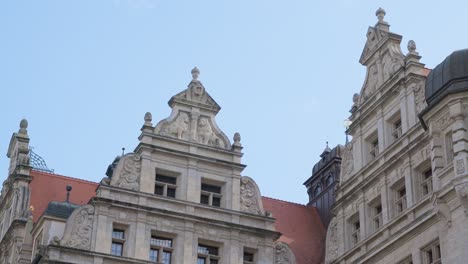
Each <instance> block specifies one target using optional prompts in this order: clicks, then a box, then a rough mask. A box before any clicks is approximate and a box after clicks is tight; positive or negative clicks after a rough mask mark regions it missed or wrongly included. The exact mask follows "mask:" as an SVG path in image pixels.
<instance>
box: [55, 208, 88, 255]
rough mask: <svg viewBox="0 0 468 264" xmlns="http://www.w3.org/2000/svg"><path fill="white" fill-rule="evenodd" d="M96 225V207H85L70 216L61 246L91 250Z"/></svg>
mask: <svg viewBox="0 0 468 264" xmlns="http://www.w3.org/2000/svg"><path fill="white" fill-rule="evenodd" d="M93 225H94V206H93V205H91V204H88V205H84V206H82V207H80V208H78V209H76V210H75V211H73V213H72V214H71V215H70V217H69V218H68V220H67V224H66V226H65V232H64V235H63V239H62V240H61V241H60V245H62V246H66V247H72V248H76V249H82V250H91V240H92V235H93Z"/></svg>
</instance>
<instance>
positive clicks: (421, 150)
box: [325, 9, 468, 264]
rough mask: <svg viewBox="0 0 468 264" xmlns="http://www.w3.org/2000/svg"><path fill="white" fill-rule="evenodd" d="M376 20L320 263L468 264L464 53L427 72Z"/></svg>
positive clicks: (411, 45)
mask: <svg viewBox="0 0 468 264" xmlns="http://www.w3.org/2000/svg"><path fill="white" fill-rule="evenodd" d="M376 15H377V18H378V21H377V24H376V25H375V26H374V27H370V28H369V30H368V33H367V42H366V44H365V47H364V51H363V53H362V55H361V59H360V63H361V64H363V65H364V66H366V68H367V76H366V79H365V81H364V85H363V87H362V89H361V92H360V94H359V95H355V96H353V106H352V108H351V111H350V112H351V116H350V118H349V119H350V120H351V121H352V123H351V124H350V126H349V129H348V131H347V132H348V133H349V135H351V136H352V140H351V142H349V143H348V144H347V145H346V147H345V151H344V154H343V163H342V165H341V177H340V183H339V188H338V189H337V195H336V206H335V207H334V208H333V214H334V215H335V216H334V218H333V219H332V220H331V223H330V225H329V227H328V231H327V241H326V258H325V262H326V263H401V264H403V263H415V264H425V263H465V262H466V259H468V255H467V253H466V250H465V247H464V246H463V245H465V244H466V243H467V242H468V239H467V237H468V236H467V235H468V233H467V231H466V230H467V229H466V228H465V227H466V226H467V225H468V218H467V216H466V215H467V214H466V212H467V211H466V209H467V206H468V204H467V198H466V197H467V191H466V190H467V187H466V186H467V184H466V183H467V180H466V179H467V175H468V172H467V169H466V168H467V166H466V165H467V164H468V163H467V160H468V150H467V147H466V143H465V142H466V139H467V138H468V136H467V134H466V131H467V127H468V125H467V123H466V120H467V118H466V116H467V114H466V111H465V109H466V105H468V86H467V85H466V83H467V82H466V80H467V79H468V71H467V72H466V73H464V74H465V75H462V76H461V75H460V73H461V71H460V70H459V69H460V67H461V66H460V65H465V64H466V65H468V51H466V50H463V51H458V52H455V53H454V54H452V55H450V56H449V57H450V58H448V59H446V60H445V61H444V62H442V63H441V64H440V65H439V66H437V67H436V68H435V69H434V70H432V72H431V73H429V70H428V69H426V68H424V64H421V63H420V62H419V60H420V58H421V57H420V56H419V54H418V52H417V51H416V43H415V42H414V41H413V40H410V41H409V42H408V44H407V48H408V53H407V54H406V55H403V54H402V52H401V50H400V44H401V39H402V37H401V36H399V35H397V34H395V33H392V32H390V31H389V24H388V23H387V22H385V20H384V18H385V11H383V10H382V9H379V10H377V12H376ZM454 61H456V62H457V64H454ZM451 67H452V68H451ZM442 69H443V70H442ZM455 69H457V70H455ZM455 75H456V76H455ZM454 76H455V77H456V78H454ZM451 78H452V79H451ZM437 89H438V90H437ZM455 241H457V242H455Z"/></svg>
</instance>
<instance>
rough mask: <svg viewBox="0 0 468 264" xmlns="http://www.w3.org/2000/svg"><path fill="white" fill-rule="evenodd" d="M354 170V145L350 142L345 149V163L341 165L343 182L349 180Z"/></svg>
mask: <svg viewBox="0 0 468 264" xmlns="http://www.w3.org/2000/svg"><path fill="white" fill-rule="evenodd" d="M353 169H354V161H353V143H352V142H350V143H348V144H346V146H345V149H344V151H343V161H342V163H341V173H342V174H343V177H342V179H341V180H342V181H345V180H346V179H348V177H349V176H350V174H351V173H352V172H353Z"/></svg>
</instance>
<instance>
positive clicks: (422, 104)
mask: <svg viewBox="0 0 468 264" xmlns="http://www.w3.org/2000/svg"><path fill="white" fill-rule="evenodd" d="M413 91H414V102H415V104H416V112H417V113H420V112H421V111H422V110H423V109H424V108H426V106H427V104H426V99H425V97H424V86H423V84H422V83H419V84H415V85H414V86H413Z"/></svg>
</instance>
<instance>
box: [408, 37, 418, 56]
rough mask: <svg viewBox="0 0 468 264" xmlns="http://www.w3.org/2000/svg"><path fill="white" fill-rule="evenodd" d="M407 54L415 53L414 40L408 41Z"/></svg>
mask: <svg viewBox="0 0 468 264" xmlns="http://www.w3.org/2000/svg"><path fill="white" fill-rule="evenodd" d="M407 48H408V52H409V53H415V52H416V42H414V40H410V41H408V46H407Z"/></svg>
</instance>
